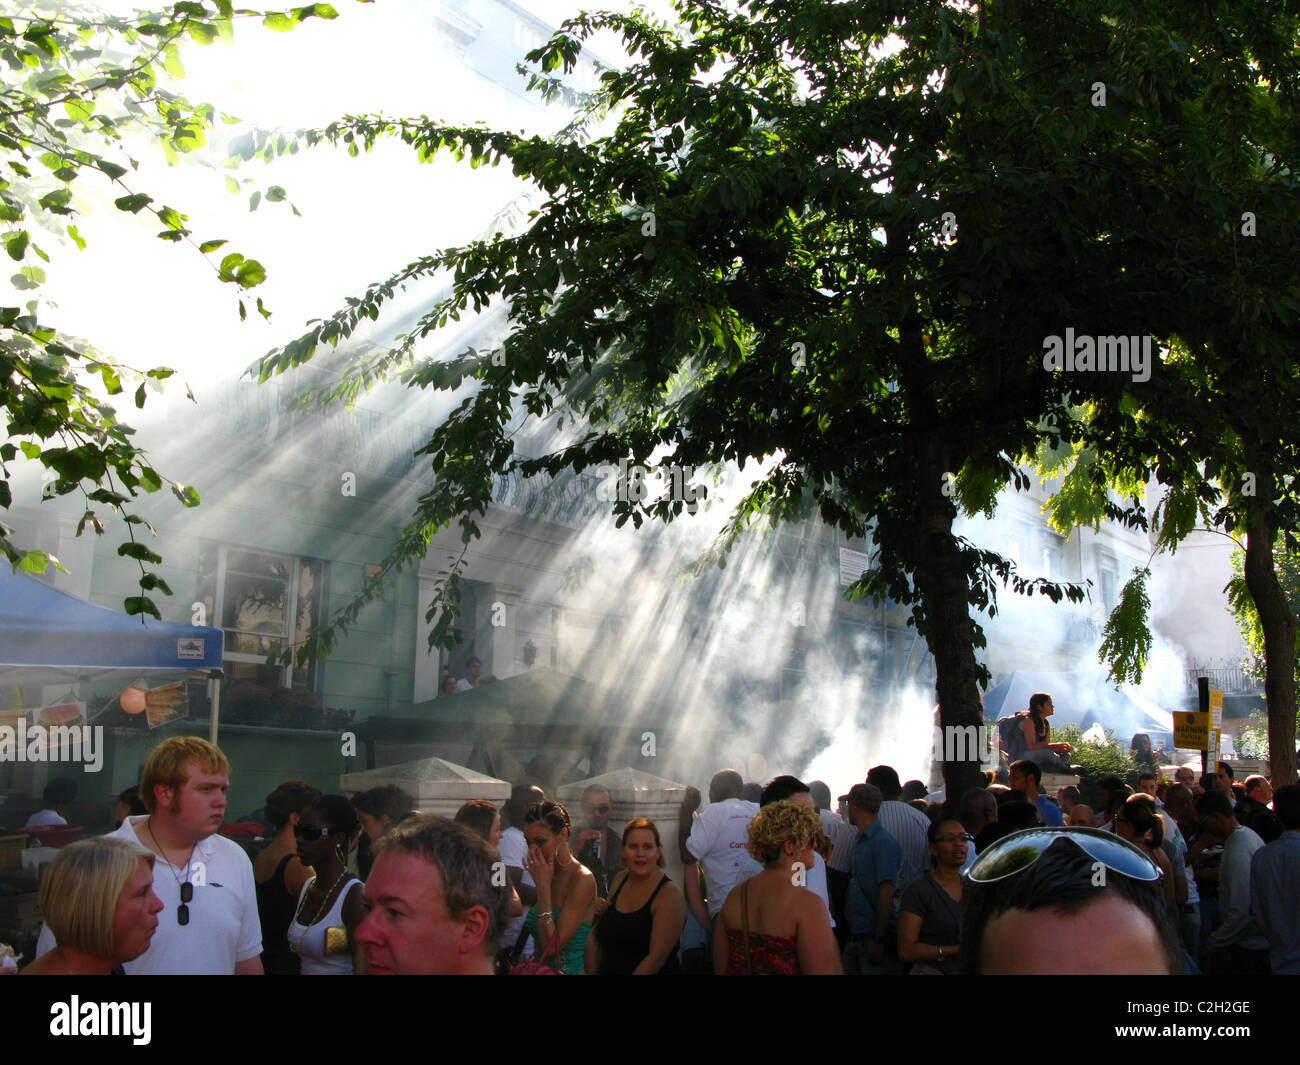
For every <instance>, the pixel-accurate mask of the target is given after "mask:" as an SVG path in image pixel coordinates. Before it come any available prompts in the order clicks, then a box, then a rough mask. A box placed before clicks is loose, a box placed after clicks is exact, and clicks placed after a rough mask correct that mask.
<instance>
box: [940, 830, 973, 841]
mask: <svg viewBox="0 0 1300 1065" xmlns="http://www.w3.org/2000/svg"><path fill="white" fill-rule="evenodd" d="M974 839H975V837H974V836H972V835H971V834H970V833H969V832H949V833H948V834H947V835H946V836H940V837H939V838H938V839H936V840H935V843H956V842H957V841H958V840H961V841H962V842H963V843H971V842H974Z"/></svg>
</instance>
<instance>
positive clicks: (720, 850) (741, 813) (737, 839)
mask: <svg viewBox="0 0 1300 1065" xmlns="http://www.w3.org/2000/svg"><path fill="white" fill-rule="evenodd" d="M744 786H745V782H744V780H743V779H742V778H741V776H740V774H739V773H737V772H736V771H735V770H734V769H724V770H722V771H721V772H720V773H716V774H714V777H713V780H712V781H710V782H709V805H708V806H706V807H705V808H704V809H703V810H702V811H701V812H700V814H699V816H698V817H696V816H694V814H695V811H696V810H697V809H698V808H699V805H700V793H699V792H698V791H697V790H696V789H695V788H687V789H686V798H685V799H683V800H682V808H681V813H680V815H679V817H678V822H677V843H678V849H679V850H680V851H681V858H682V864H683V865H690V863H691V862H699V863H700V868H701V869H702V870H703V871H704V880H705V883H706V885H707V887H708V892H709V894H708V899H707V900H706V902H707V906H708V910H709V917H710V918H711V919H715V920H716V918H717V916H718V912H719V911H720V910H721V909H722V904H723V903H724V902H726V901H727V894H728V892H730V891H731V889H732V888H733V887H735V886H736V885H737V884H739V883H740V882H741V881H742V880H747V879H748V878H749V877H751V876H753V875H754V874H755V873H757V872H758V871H759V870H760V869H762V866H761V865H759V864H758V862H756V861H754V859H753V858H751V857H750V856H749V851H748V850H747V849H746V847H745V844H746V843H748V841H749V822H750V821H752V820H753V819H754V815H755V814H756V813H758V803H756V802H746V801H745V800H744V799H742V798H741V797H740V791H741V789H742V788H743V787H744Z"/></svg>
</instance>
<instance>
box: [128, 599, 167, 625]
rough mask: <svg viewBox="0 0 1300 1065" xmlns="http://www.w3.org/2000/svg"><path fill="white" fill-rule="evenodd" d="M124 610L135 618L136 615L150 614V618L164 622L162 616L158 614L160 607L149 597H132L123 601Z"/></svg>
mask: <svg viewBox="0 0 1300 1065" xmlns="http://www.w3.org/2000/svg"><path fill="white" fill-rule="evenodd" d="M122 609H123V610H125V611H126V612H127V613H128V614H130V615H131V616H132V617H134V616H135V615H136V614H148V615H149V616H150V617H153V618H157V619H158V620H159V621H162V615H161V614H160V613H158V607H157V606H155V605H154V601H153V600H152V599H150V598H149V597H148V596H144V595H132V596H128V597H127V598H125V599H123V600H122Z"/></svg>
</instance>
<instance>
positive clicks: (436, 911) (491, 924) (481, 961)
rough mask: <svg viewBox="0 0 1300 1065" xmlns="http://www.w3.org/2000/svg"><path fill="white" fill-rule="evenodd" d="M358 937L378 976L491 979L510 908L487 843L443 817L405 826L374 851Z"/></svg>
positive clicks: (501, 871)
mask: <svg viewBox="0 0 1300 1065" xmlns="http://www.w3.org/2000/svg"><path fill="white" fill-rule="evenodd" d="M375 850H376V856H375V865H374V868H373V869H372V870H371V872H370V879H369V880H367V881H366V891H365V900H366V909H367V911H368V912H367V914H366V918H365V920H364V921H362V922H361V927H360V928H358V929H357V935H356V939H357V942H358V943H360V944H361V945H362V946H363V947H364V948H365V952H366V960H367V962H368V963H369V965H370V972H371V975H376V976H409V975H420V976H491V975H492V973H493V962H494V959H495V957H496V953H497V950H498V949H499V947H500V945H501V936H502V933H503V932H504V931H505V926H506V911H507V908H508V907H509V904H510V887H509V880H508V878H507V877H506V875H505V866H504V865H502V863H501V862H500V860H499V859H498V857H497V852H496V851H495V850H494V849H493V848H492V847H491V846H490V845H489V844H488V842H487V840H485V839H483V837H482V836H480V835H478V834H477V833H476V832H472V831H470V830H469V829H468V828H466V827H464V826H463V825H458V824H456V823H455V822H454V821H448V820H447V819H446V818H443V817H432V816H421V817H414V818H411V819H410V820H407V821H403V822H402V823H401V824H400V825H398V826H397V827H396V828H394V829H392V830H391V831H389V832H388V833H387V834H386V835H384V836H383V837H381V838H380V840H379V841H378V842H377V843H376V845H375Z"/></svg>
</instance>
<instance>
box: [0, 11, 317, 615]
mask: <svg viewBox="0 0 1300 1065" xmlns="http://www.w3.org/2000/svg"><path fill="white" fill-rule="evenodd" d="M312 17H315V18H334V17H335V11H334V9H333V8H332V7H330V5H328V4H309V5H306V6H304V7H299V8H296V9H294V10H291V11H287V12H271V13H262V12H253V11H247V10H239V11H236V10H235V9H234V7H233V5H232V3H231V0H212V2H210V3H200V2H192V0H183V2H180V3H177V4H175V5H174V6H172V7H171V8H170V9H169V10H164V11H142V12H138V13H136V14H134V15H132V16H130V17H116V16H111V15H107V14H103V13H101V12H98V11H97V10H95V9H94V8H92V7H89V6H82V5H79V4H68V3H58V4H51V3H23V4H17V5H15V4H13V3H12V2H5V3H0V65H2V66H3V68H4V70H5V76H4V80H3V84H0V224H3V232H2V233H0V241H3V245H4V251H5V253H6V254H7V256H8V258H9V260H11V261H12V263H13V264H14V269H15V271H16V272H15V274H14V275H13V277H12V278H11V279H10V283H11V285H12V287H13V288H14V289H16V290H18V291H19V292H26V293H29V294H30V295H31V298H30V299H29V300H28V302H27V303H26V304H25V305H24V306H10V307H0V409H2V410H3V412H4V418H5V429H6V432H5V442H4V443H3V444H0V508H3V509H6V510H7V509H9V507H10V506H11V504H12V502H13V498H12V493H11V490H10V484H9V479H10V467H11V464H13V463H15V462H17V461H18V458H19V456H20V455H21V456H22V457H24V458H25V459H27V460H30V461H33V462H38V463H40V464H41V466H43V467H44V469H45V470H46V471H48V472H47V484H46V488H45V495H46V496H47V497H49V496H63V495H68V494H70V493H76V492H80V493H81V494H82V495H83V496H84V497H85V500H86V509H85V512H84V514H83V516H82V518H81V521H80V522H79V523H78V526H77V532H78V534H80V533H81V532H82V531H83V530H84V529H85V528H86V527H87V526H90V527H91V528H93V529H94V530H95V532H97V533H99V532H102V531H103V529H104V525H103V521H102V519H101V515H102V514H117V515H118V516H120V517H121V518H122V519H123V521H124V522H125V523H126V532H127V536H128V539H127V540H126V542H124V543H123V544H122V545H121V546H120V547H119V548H118V553H119V554H120V555H123V556H125V557H128V558H131V559H134V560H135V561H136V562H137V563H138V564H139V566H140V580H139V590H140V594H139V595H137V596H132V597H129V598H128V599H127V600H126V602H125V607H126V609H127V611H128V612H129V613H133V614H137V613H138V614H151V615H153V616H154V617H158V616H159V614H158V608H157V606H156V604H155V603H154V602H153V600H152V599H151V598H150V595H149V593H150V592H153V591H160V592H162V593H164V594H170V589H168V587H167V585H166V583H165V582H164V581H163V579H162V578H161V577H160V576H159V575H158V574H157V573H156V572H154V571H153V570H152V567H153V566H156V565H157V564H158V563H159V562H160V561H161V559H160V557H159V555H158V554H157V553H156V552H154V551H153V550H152V549H151V548H150V547H148V546H147V545H146V544H145V543H143V542H141V541H140V540H139V539H137V535H136V530H137V529H139V528H145V529H148V530H149V531H150V532H152V529H149V526H148V523H147V522H145V521H144V519H143V518H141V517H140V516H139V515H137V514H133V513H130V510H129V504H130V501H131V500H132V499H133V498H135V497H136V496H138V494H139V493H141V492H146V493H149V492H157V491H159V490H160V489H161V488H162V487H163V486H164V485H165V484H166V485H169V486H170V488H171V491H172V492H173V493H174V494H175V496H176V498H177V499H178V500H179V501H180V502H181V504H183V505H184V506H187V507H192V506H197V505H198V503H199V496H198V493H197V492H196V491H195V490H194V488H193V487H191V486H189V485H186V484H183V483H181V482H179V481H173V480H170V479H168V478H165V477H163V475H162V474H160V473H159V472H158V471H157V470H156V469H155V468H154V467H153V466H152V464H151V463H150V461H149V459H148V457H147V456H146V455H145V454H144V452H143V451H141V450H140V449H139V448H138V447H136V446H135V445H134V444H133V442H132V439H131V438H132V435H133V430H132V428H131V426H130V425H129V424H127V423H126V422H125V421H122V420H121V418H120V417H119V413H118V410H117V407H116V406H115V405H114V404H115V403H117V402H119V401H118V400H116V398H115V397H119V396H122V397H125V396H127V395H131V396H132V399H133V401H134V404H135V406H136V407H143V406H144V404H145V401H146V399H147V397H148V391H149V387H150V386H154V385H161V384H162V383H163V382H165V381H167V380H168V379H169V378H171V377H172V376H174V371H173V370H171V369H169V368H167V367H162V366H158V367H153V368H149V369H138V368H135V367H132V366H130V365H127V364H126V363H124V362H121V361H118V360H117V359H115V358H113V357H111V356H110V355H107V354H104V353H102V352H100V351H98V350H96V349H95V348H94V347H93V346H92V344H91V343H89V342H88V341H86V340H84V339H81V338H78V337H73V336H69V335H67V334H65V333H64V332H62V331H61V330H60V329H59V327H58V324H57V322H56V321H54V320H53V319H52V318H51V316H50V315H49V313H48V308H42V306H41V304H40V302H39V299H38V298H37V297H38V296H39V290H40V288H41V285H42V284H43V283H44V282H45V280H46V272H45V266H44V265H43V264H46V263H49V261H50V257H49V254H48V253H47V252H46V250H45V248H44V247H43V245H47V246H48V245H49V242H50V241H60V242H68V241H70V242H71V243H73V244H75V245H76V246H77V247H78V248H84V247H85V240H84V238H83V237H82V235H81V234H80V233H79V232H78V229H77V221H78V218H79V216H80V214H81V212H82V210H83V204H84V200H83V199H81V198H80V195H79V194H85V195H91V194H98V195H101V196H104V197H105V198H109V197H111V198H112V201H113V206H114V207H115V208H116V209H117V210H118V211H121V212H124V213H127V214H131V215H136V216H139V217H140V218H141V219H142V220H147V221H148V222H149V223H150V224H153V225H156V226H157V227H158V237H159V239H161V240H164V241H167V242H170V243H186V244H189V245H192V246H193V247H195V248H196V249H197V251H198V252H199V253H202V254H204V255H212V256H213V259H212V268H213V273H214V275H215V277H216V279H217V280H218V281H220V282H225V283H229V284H231V285H234V286H235V287H236V288H237V289H239V290H240V292H241V294H242V292H243V291H244V290H247V289H252V288H254V287H256V286H257V285H259V284H260V283H261V282H262V281H263V279H264V278H265V276H266V272H265V270H264V269H263V268H262V265H261V264H260V263H259V262H257V261H256V260H255V259H251V258H245V256H244V255H243V254H241V253H239V252H235V251H230V250H229V249H224V245H225V244H226V241H224V240H221V239H204V240H199V239H197V238H195V236H194V235H193V234H192V233H191V230H190V228H189V218H188V216H187V215H186V214H185V213H183V212H182V211H181V210H180V209H178V208H176V207H174V206H170V205H168V204H164V203H160V202H157V201H156V200H155V199H154V198H153V197H152V196H150V195H149V194H148V192H147V191H145V190H144V189H142V188H141V187H140V185H139V183H138V181H137V177H136V170H137V166H138V164H137V162H136V160H135V159H133V158H132V155H131V153H132V152H133V151H139V150H140V149H141V148H142V147H144V148H150V150H157V151H159V152H161V153H162V154H163V155H164V156H165V157H166V159H167V160H168V161H169V162H171V163H175V162H177V161H178V160H179V159H180V157H181V156H183V155H185V154H187V153H191V152H194V151H196V150H197V149H199V148H201V147H203V146H204V144H205V143H206V142H207V138H208V135H209V132H210V131H212V130H213V128H214V126H215V125H216V124H217V123H218V121H224V122H231V121H234V120H233V119H231V118H230V117H229V116H227V115H224V114H221V113H219V112H218V111H216V109H215V108H213V107H212V106H211V105H210V104H205V103H192V102H190V101H189V100H187V99H186V98H185V97H184V96H182V95H179V94H178V93H176V92H174V91H172V90H171V89H170V88H168V85H169V84H171V83H172V81H173V79H176V78H181V77H183V76H184V68H183V66H182V64H181V49H182V46H183V45H185V44H188V43H196V44H200V45H207V44H211V43H213V42H214V41H218V40H221V41H229V40H230V39H231V37H232V34H233V26H234V22H235V20H236V19H241V18H242V19H248V18H258V19H261V20H262V21H263V22H264V23H265V24H266V25H267V26H269V27H270V28H272V29H276V30H287V29H291V28H293V27H294V26H295V25H297V24H298V23H299V22H301V21H302V20H303V19H306V18H312ZM150 146H152V147H150ZM236 188H238V185H236ZM274 191H279V190H274ZM275 198H283V195H282V193H281V195H279V196H271V195H268V199H275ZM220 249H224V250H221V251H220V253H219V250H220ZM147 287H148V286H147V283H146V282H145V281H144V280H143V279H142V282H141V288H142V289H146V288H147ZM20 298H21V297H20ZM257 307H258V309H259V310H260V311H262V312H263V313H264V314H265V313H267V312H266V311H265V308H264V307H263V306H262V303H261V301H260V300H258V301H257ZM239 311H240V314H241V316H242V315H244V314H245V313H246V311H245V306H244V303H243V301H242V299H241V300H240V302H239ZM146 312H147V308H146V306H144V305H142V306H140V307H133V308H132V309H131V313H133V314H136V315H139V316H140V317H141V318H143V317H145V315H146ZM186 391H187V393H188V388H187V389H186ZM190 398H191V399H193V396H192V395H191V396H190ZM11 537H12V530H10V529H9V528H8V527H7V526H5V525H3V524H0V552H2V553H3V555H4V557H5V558H6V559H7V560H8V562H9V563H10V564H11V565H12V567H13V568H14V570H15V571H23V572H31V573H39V572H43V571H44V570H45V569H46V567H47V566H48V565H55V566H58V567H59V568H60V569H62V565H61V564H60V563H59V561H58V559H56V558H54V557H53V556H51V555H50V554H49V553H48V551H45V550H43V549H41V547H40V546H39V545H35V544H31V545H23V544H19V543H16V542H14V540H13V539H12V538H11Z"/></svg>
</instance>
